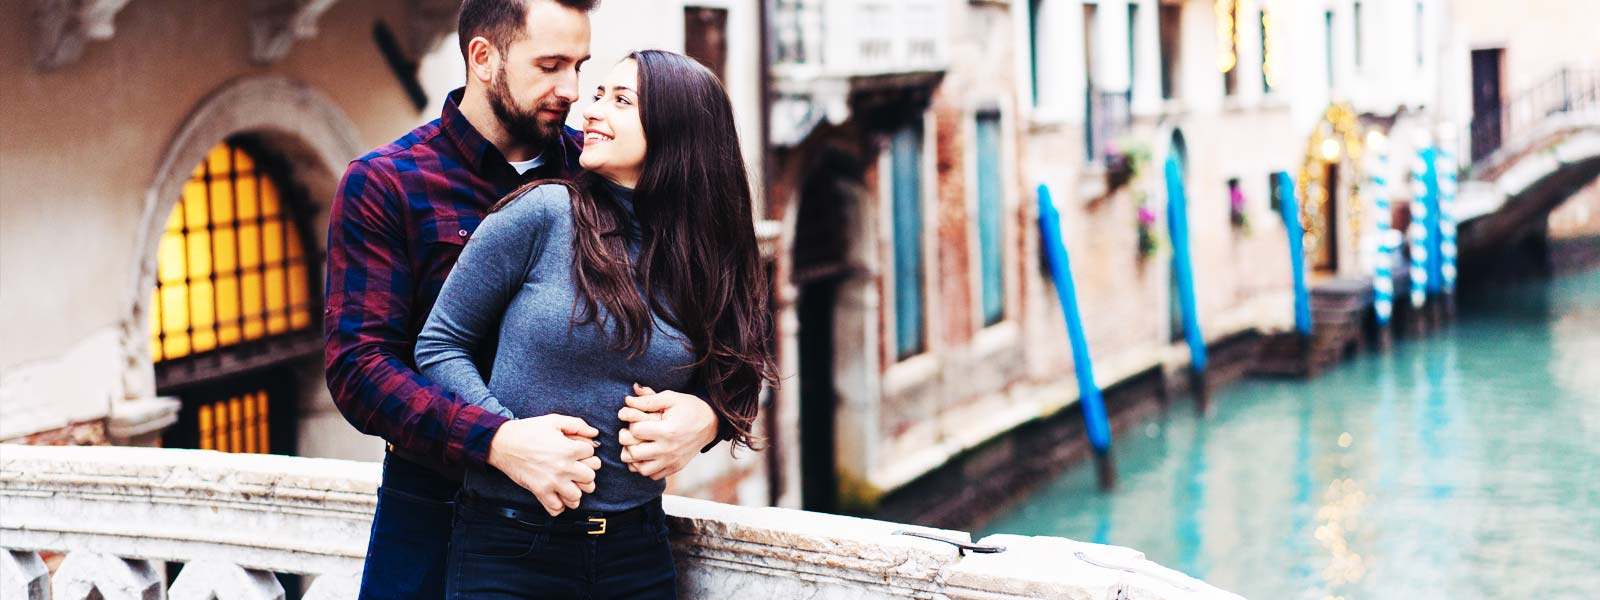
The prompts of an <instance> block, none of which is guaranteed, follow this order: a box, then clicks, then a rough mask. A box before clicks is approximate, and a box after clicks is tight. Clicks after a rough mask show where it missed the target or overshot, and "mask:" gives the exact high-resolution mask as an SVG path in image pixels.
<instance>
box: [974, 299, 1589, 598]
mask: <svg viewBox="0 0 1600 600" xmlns="http://www.w3.org/2000/svg"><path fill="white" fill-rule="evenodd" d="M1213 398H1214V401H1213V403H1214V405H1215V412H1214V414H1212V415H1210V416H1206V417H1202V416H1200V415H1198V414H1197V412H1196V411H1195V410H1193V407H1192V405H1190V404H1188V403H1180V404H1177V405H1175V406H1174V407H1173V408H1171V409H1169V410H1168V411H1166V412H1165V413H1164V414H1162V415H1159V416H1157V417H1155V418H1153V419H1152V420H1151V421H1150V422H1148V423H1144V424H1141V425H1138V426H1135V427H1134V428H1133V429H1131V430H1129V431H1128V432H1126V433H1123V434H1121V435H1120V436H1119V437H1118V438H1116V439H1115V440H1114V442H1113V445H1114V453H1115V456H1116V459H1117V466H1118V476H1119V481H1118V485H1117V487H1116V489H1115V490H1114V491H1111V492H1104V493H1103V492H1100V491H1098V490H1097V489H1096V485H1095V481H1094V473H1093V469H1092V467H1090V466H1089V465H1079V466H1075V467H1073V468H1071V469H1069V470H1067V471H1066V472H1064V473H1062V474H1061V475H1060V476H1059V477H1058V478H1057V479H1056V480H1055V481H1052V482H1050V483H1048V484H1046V485H1044V486H1042V487H1041V489H1040V490H1039V491H1038V492H1036V494H1035V495H1034V496H1032V497H1031V498H1029V499H1027V500H1025V501H1024V502H1023V504H1022V505H1020V506H1019V507H1018V508H1016V509H1014V510H1013V511H1011V512H1010V513H1008V514H1005V515H1002V516H1001V517H999V518H998V519H997V520H995V521H994V522H991V523H990V524H989V526H988V529H987V530H986V533H1001V532H1004V533H1021V534H1030V535H1059V536H1066V537H1070V538H1074V539H1079V540H1085V541H1095V542H1099V543H1107V544H1115V545H1119V546H1130V547H1133V548H1137V549H1139V550H1141V551H1143V552H1144V553H1145V554H1146V555H1147V556H1148V557H1149V558H1150V559H1151V560H1154V561H1156V562H1158V563H1161V564H1163V565H1166V566H1169V567H1172V568H1175V569H1178V570H1181V571H1184V572H1186V573H1189V574H1190V575H1194V576H1196V577H1199V578H1202V579H1204V580H1206V581H1208V582H1210V583H1211V584H1213V585H1216V586H1218V587H1221V588H1223V589H1227V590H1231V591H1234V592H1236V593H1239V594H1242V595H1244V596H1245V597H1247V598H1254V599H1266V600H1272V599H1280V598H1285V599H1300V598H1305V599H1316V600H1321V599H1325V598H1340V597H1343V598H1345V599H1348V600H1357V599H1362V600H1366V599H1390V598H1393V599H1407V600H1410V599H1417V598H1541V599H1543V598H1600V271H1596V272H1590V273H1587V274H1582V275H1575V276H1569V277H1565V278H1561V279H1557V280H1554V281H1550V282H1538V283H1534V284H1529V285H1526V286H1521V287H1517V288H1512V289H1507V290H1502V291H1497V292H1494V293H1490V294H1484V295H1480V296H1479V297H1477V298H1474V299H1471V301H1470V302H1466V301H1465V299H1464V302H1463V305H1462V306H1461V310H1460V314H1459V320H1458V322H1457V323H1456V324H1455V325H1453V326H1452V327H1450V328H1449V329H1447V330H1445V331H1442V332H1439V333H1437V334H1436V335H1434V336H1433V337H1430V338H1428V339H1424V340H1415V341H1400V342H1397V343H1396V344H1395V347H1394V349H1393V351H1392V352H1390V353H1388V354H1376V353H1373V354H1367V355H1363V356H1361V357H1359V358H1356V359H1353V360H1351V361H1349V362H1347V363H1345V364H1343V365H1340V366H1339V367H1337V368H1335V369H1333V370H1331V371H1329V372H1328V373H1326V374H1324V375H1323V376H1321V377H1319V378H1317V379H1315V380H1313V381H1309V382H1286V381H1259V380H1247V381H1245V382H1243V383H1240V384H1237V385H1234V386H1231V387H1229V388H1227V389H1224V390H1221V391H1220V392H1218V393H1216V394H1214V396H1213Z"/></svg>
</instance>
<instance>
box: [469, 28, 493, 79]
mask: <svg viewBox="0 0 1600 600" xmlns="http://www.w3.org/2000/svg"><path fill="white" fill-rule="evenodd" d="M500 60H501V56H500V51H499V50H498V49H496V48H495V47H494V44H491V43H489V38H486V37H483V36H481V35H480V36H478V37H475V38H472V41H470V42H467V76H468V77H471V78H473V79H476V80H478V82H479V83H482V84H484V85H489V84H491V83H493V82H494V75H495V72H496V71H499V70H500Z"/></svg>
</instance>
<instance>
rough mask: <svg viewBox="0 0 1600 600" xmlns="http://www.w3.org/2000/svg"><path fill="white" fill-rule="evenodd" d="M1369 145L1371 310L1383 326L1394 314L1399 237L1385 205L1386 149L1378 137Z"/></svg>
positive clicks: (1386, 202) (1386, 178)
mask: <svg viewBox="0 0 1600 600" xmlns="http://www.w3.org/2000/svg"><path fill="white" fill-rule="evenodd" d="M1371 146H1372V148H1373V161H1374V162H1375V163H1376V164H1375V166H1374V168H1373V169H1372V205H1373V208H1374V210H1373V213H1374V214H1373V222H1374V223H1376V225H1377V230H1378V233H1377V235H1376V236H1374V237H1375V238H1376V240H1375V242H1376V245H1377V250H1378V252H1377V258H1376V259H1375V263H1374V264H1373V268H1372V295H1373V300H1372V310H1373V312H1375V313H1376V314H1377V317H1378V327H1379V328H1384V327H1388V326H1389V319H1390V317H1392V316H1393V315H1394V272H1393V268H1394V253H1395V250H1396V249H1397V248H1398V247H1399V245H1400V238H1399V235H1398V233H1396V232H1395V230H1394V223H1393V216H1392V214H1391V212H1390V209H1389V150H1388V148H1387V147H1386V145H1385V144H1384V143H1382V142H1381V141H1379V142H1378V143H1374V144H1371Z"/></svg>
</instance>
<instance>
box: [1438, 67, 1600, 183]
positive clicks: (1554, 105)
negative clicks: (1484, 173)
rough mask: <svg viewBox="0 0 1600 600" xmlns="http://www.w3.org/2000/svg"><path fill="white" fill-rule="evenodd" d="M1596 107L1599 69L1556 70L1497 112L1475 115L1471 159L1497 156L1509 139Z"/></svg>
mask: <svg viewBox="0 0 1600 600" xmlns="http://www.w3.org/2000/svg"><path fill="white" fill-rule="evenodd" d="M1594 108H1600V69H1595V68H1573V67H1561V68H1559V69H1556V70H1554V71H1552V72H1551V73H1550V74H1549V75H1547V76H1545V77H1544V78H1542V79H1540V80H1539V81H1538V82H1537V83H1535V84H1533V85H1530V86H1528V87H1527V88H1524V89H1523V90H1521V91H1519V92H1517V94H1516V95H1514V96H1512V97H1511V99H1509V100H1507V101H1506V102H1504V103H1502V104H1501V106H1500V110H1499V111H1498V112H1495V113H1490V114H1482V115H1473V117H1472V121H1471V123H1470V124H1469V126H1468V131H1467V139H1469V140H1470V141H1471V147H1470V149H1469V150H1470V152H1471V156H1472V160H1473V162H1478V161H1481V160H1483V159H1485V158H1488V157H1490V156H1492V155H1494V153H1495V152H1496V151H1498V150H1500V149H1501V148H1502V147H1503V146H1505V143H1506V141H1508V140H1512V139H1517V138H1519V137H1522V136H1525V135H1528V132H1530V131H1533V130H1535V129H1536V127H1537V126H1538V124H1539V123H1541V122H1543V121H1545V120H1547V119H1549V118H1550V117H1553V116H1556V115H1560V114H1564V113H1570V112H1577V111H1582V110H1589V109H1594ZM1496 125H1498V127H1496Z"/></svg>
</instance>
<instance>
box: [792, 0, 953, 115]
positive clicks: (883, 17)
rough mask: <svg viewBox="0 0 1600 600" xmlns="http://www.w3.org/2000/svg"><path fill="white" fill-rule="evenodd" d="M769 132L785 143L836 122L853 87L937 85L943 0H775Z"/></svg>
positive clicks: (943, 49) (943, 52)
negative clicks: (773, 97)
mask: <svg viewBox="0 0 1600 600" xmlns="http://www.w3.org/2000/svg"><path fill="white" fill-rule="evenodd" d="M772 1H773V5H772V11H771V13H770V14H769V19H770V20H769V23H768V27H769V28H770V29H769V33H770V38H771V44H772V47H771V48H770V56H771V59H772V68H771V75H772V82H773V88H774V92H775V95H776V98H775V99H774V105H773V111H772V120H773V123H772V134H773V135H772V140H773V142H774V143H775V144H777V145H779V146H790V145H794V144H797V143H799V142H800V140H802V139H804V138H805V136H806V134H808V133H810V131H811V129H813V128H814V127H816V126H817V125H818V124H820V123H821V122H822V121H824V120H826V121H828V122H831V123H841V122H843V121H844V120H846V119H848V118H849V117H850V114H851V112H852V106H851V98H850V95H851V93H852V92H855V91H858V90H862V89H870V90H883V89H895V88H920V87H929V88H931V86H932V85H937V82H938V80H939V77H940V76H942V74H943V72H944V70H945V66H946V64H947V61H948V48H949V41H948V38H949V36H948V32H947V30H946V27H947V25H946V19H947V16H948V13H949V8H948V6H947V5H948V4H949V3H948V2H944V1H940V0H899V1H895V0H772Z"/></svg>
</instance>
